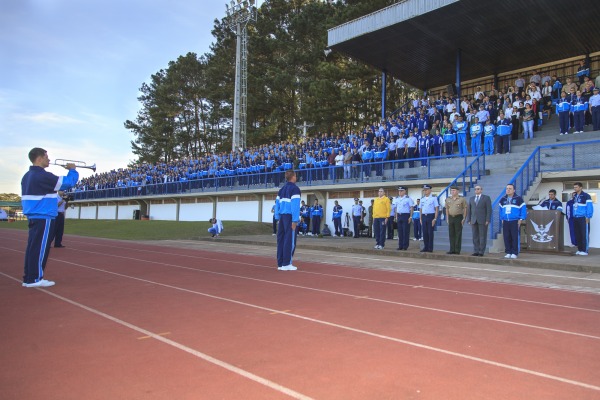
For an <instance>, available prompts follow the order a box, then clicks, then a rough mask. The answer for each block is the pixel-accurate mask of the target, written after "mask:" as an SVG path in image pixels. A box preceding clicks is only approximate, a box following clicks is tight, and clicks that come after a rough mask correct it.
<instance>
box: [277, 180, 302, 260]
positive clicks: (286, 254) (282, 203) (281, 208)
mask: <svg viewBox="0 0 600 400" xmlns="http://www.w3.org/2000/svg"><path fill="white" fill-rule="evenodd" d="M300 194H301V193H300V188H299V187H298V186H296V184H295V183H293V182H286V184H285V185H283V187H282V188H281V189H279V193H278V194H277V198H276V199H275V219H277V220H278V221H279V227H278V229H277V266H278V267H284V266H288V265H291V264H292V257H293V255H294V251H295V250H296V232H295V230H294V229H292V223H296V224H297V223H298V222H299V221H300Z"/></svg>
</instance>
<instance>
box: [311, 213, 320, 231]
mask: <svg viewBox="0 0 600 400" xmlns="http://www.w3.org/2000/svg"><path fill="white" fill-rule="evenodd" d="M312 234H313V235H320V234H321V216H320V215H315V216H314V217H312Z"/></svg>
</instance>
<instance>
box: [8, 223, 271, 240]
mask: <svg viewBox="0 0 600 400" xmlns="http://www.w3.org/2000/svg"><path fill="white" fill-rule="evenodd" d="M223 225H224V228H225V229H224V230H223V236H239V235H265V234H269V233H271V229H272V228H271V226H270V224H266V223H259V222H245V221H223ZM210 226H212V225H211V224H210V223H208V221H198V222H196V221H193V222H190V221H185V222H177V221H152V220H150V221H142V220H125V221H123V220H121V221H113V220H71V219H67V220H66V222H65V233H66V234H69V235H79V236H89V237H98V238H105V239H123V240H166V239H171V240H177V239H196V238H198V237H206V235H208V232H207V229H208V228H209V227H210ZM0 228H10V229H20V230H26V229H27V221H16V222H11V223H8V222H6V223H4V222H0Z"/></svg>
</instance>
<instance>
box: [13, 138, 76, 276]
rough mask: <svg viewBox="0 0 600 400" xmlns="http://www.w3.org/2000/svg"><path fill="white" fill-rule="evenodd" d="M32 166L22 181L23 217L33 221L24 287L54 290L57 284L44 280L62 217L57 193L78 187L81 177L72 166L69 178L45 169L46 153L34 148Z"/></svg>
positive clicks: (30, 224) (31, 222) (30, 227)
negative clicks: (58, 221)
mask: <svg viewBox="0 0 600 400" xmlns="http://www.w3.org/2000/svg"><path fill="white" fill-rule="evenodd" d="M29 161H31V164H32V165H31V167H29V171H28V172H27V173H26V174H25V175H24V176H23V179H22V180H21V204H22V205H23V214H24V215H26V216H27V219H28V220H29V237H28V239H27V248H26V250H25V268H24V274H23V284H22V285H23V287H50V286H54V284H55V282H53V281H50V280H47V279H44V271H45V269H46V263H47V262H48V255H49V253H50V244H51V243H52V240H53V239H54V234H55V219H56V216H57V214H58V200H57V196H58V194H57V192H58V191H59V190H61V191H62V190H67V189H70V188H72V187H73V186H75V184H76V183H77V181H78V180H79V174H78V173H77V171H76V170H75V164H73V163H68V164H66V165H65V168H66V169H68V170H69V172H68V173H67V175H66V176H60V177H59V176H56V175H54V174H52V173H50V172H47V171H46V170H45V169H46V168H48V166H49V165H50V159H49V158H48V153H47V152H46V150H44V149H42V148H39V147H34V148H33V149H31V151H29Z"/></svg>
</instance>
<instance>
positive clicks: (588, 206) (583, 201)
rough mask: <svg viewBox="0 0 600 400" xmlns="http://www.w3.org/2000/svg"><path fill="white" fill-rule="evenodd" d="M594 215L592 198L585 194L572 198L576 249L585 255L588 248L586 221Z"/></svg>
mask: <svg viewBox="0 0 600 400" xmlns="http://www.w3.org/2000/svg"><path fill="white" fill-rule="evenodd" d="M593 215H594V204H593V201H592V197H591V196H590V195H589V194H588V193H586V192H583V191H581V192H579V193H578V194H575V196H573V229H574V231H575V238H576V241H577V249H578V250H579V251H580V252H585V253H587V252H588V251H589V247H590V240H589V224H588V219H590V218H592V216H593Z"/></svg>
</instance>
